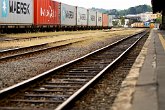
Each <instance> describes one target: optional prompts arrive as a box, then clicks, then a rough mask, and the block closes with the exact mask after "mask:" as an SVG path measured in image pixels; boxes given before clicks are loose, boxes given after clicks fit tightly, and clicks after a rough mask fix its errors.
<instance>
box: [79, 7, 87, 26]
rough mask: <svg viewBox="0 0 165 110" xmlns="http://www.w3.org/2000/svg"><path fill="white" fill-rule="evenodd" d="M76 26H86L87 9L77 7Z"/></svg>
mask: <svg viewBox="0 0 165 110" xmlns="http://www.w3.org/2000/svg"><path fill="white" fill-rule="evenodd" d="M77 25H78V26H87V9H85V8H81V7H77Z"/></svg>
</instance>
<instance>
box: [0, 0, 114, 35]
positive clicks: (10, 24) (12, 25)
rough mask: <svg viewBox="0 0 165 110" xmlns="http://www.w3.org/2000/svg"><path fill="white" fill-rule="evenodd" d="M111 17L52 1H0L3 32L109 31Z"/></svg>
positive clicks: (0, 26)
mask: <svg viewBox="0 0 165 110" xmlns="http://www.w3.org/2000/svg"><path fill="white" fill-rule="evenodd" d="M111 27H112V16H111V15H108V14H103V13H101V12H98V11H94V10H91V9H85V8H83V7H78V6H71V5H68V4H64V3H60V2H57V1H53V0H1V1H0V32H1V33H2V32H7V33H8V32H37V31H55V30H78V29H108V28H111Z"/></svg>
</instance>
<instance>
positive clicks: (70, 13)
mask: <svg viewBox="0 0 165 110" xmlns="http://www.w3.org/2000/svg"><path fill="white" fill-rule="evenodd" d="M61 25H67V26H75V25H76V7H75V6H71V5H67V4H63V3H61Z"/></svg>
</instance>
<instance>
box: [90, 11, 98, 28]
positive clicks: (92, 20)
mask: <svg viewBox="0 0 165 110" xmlns="http://www.w3.org/2000/svg"><path fill="white" fill-rule="evenodd" d="M96 19H97V16H96V11H93V10H88V26H96V22H97V21H96Z"/></svg>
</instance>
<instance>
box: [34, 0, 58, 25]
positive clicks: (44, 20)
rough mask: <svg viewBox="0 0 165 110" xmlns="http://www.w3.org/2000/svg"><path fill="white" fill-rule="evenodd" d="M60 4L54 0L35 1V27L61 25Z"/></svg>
mask: <svg viewBox="0 0 165 110" xmlns="http://www.w3.org/2000/svg"><path fill="white" fill-rule="evenodd" d="M59 13H60V11H59V3H58V2H56V1H52V0H34V25H58V24H60V16H59V15H60V14H59Z"/></svg>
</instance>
